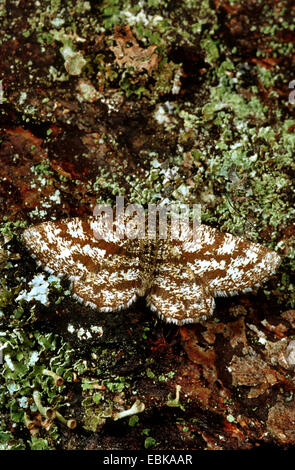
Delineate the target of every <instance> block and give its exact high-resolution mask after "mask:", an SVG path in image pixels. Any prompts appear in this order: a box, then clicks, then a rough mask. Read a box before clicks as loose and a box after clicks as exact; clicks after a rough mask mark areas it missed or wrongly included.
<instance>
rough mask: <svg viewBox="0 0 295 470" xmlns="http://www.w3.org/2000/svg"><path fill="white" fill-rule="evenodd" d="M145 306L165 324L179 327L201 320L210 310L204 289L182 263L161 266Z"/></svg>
mask: <svg viewBox="0 0 295 470" xmlns="http://www.w3.org/2000/svg"><path fill="white" fill-rule="evenodd" d="M147 304H148V306H149V307H150V308H151V309H152V310H154V311H156V312H157V314H158V315H159V317H160V318H161V319H163V320H165V321H166V322H171V323H176V324H177V325H183V324H185V323H192V322H198V321H200V320H205V319H206V318H207V316H208V315H211V314H212V312H213V310H214V306H215V303H214V298H213V297H212V295H211V294H210V292H209V290H208V288H207V287H206V285H205V284H204V283H203V282H202V281H201V280H200V279H198V278H196V276H195V275H194V274H193V272H192V271H191V270H190V269H189V268H188V267H187V266H185V265H184V264H183V263H179V262H178V263H177V262H171V261H170V262H166V263H162V264H161V266H160V267H159V268H158V270H157V274H156V276H155V278H154V280H153V282H152V286H151V288H150V291H149V292H148V294H147Z"/></svg>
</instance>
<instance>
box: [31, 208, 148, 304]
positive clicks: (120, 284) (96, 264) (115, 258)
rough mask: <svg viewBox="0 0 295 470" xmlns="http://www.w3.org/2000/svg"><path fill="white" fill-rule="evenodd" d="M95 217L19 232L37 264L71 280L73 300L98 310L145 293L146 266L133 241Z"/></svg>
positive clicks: (61, 221) (123, 302)
mask: <svg viewBox="0 0 295 470" xmlns="http://www.w3.org/2000/svg"><path fill="white" fill-rule="evenodd" d="M113 229H114V230H107V231H106V230H105V229H104V226H103V225H102V223H101V219H100V218H98V217H88V218H85V219H82V218H71V219H63V220H60V221H56V222H51V221H50V222H44V223H42V224H39V225H37V226H33V227H30V228H28V229H26V230H25V231H24V232H23V239H24V241H25V244H26V245H27V247H28V248H29V251H30V252H31V254H32V255H33V256H34V257H35V258H36V260H37V261H38V262H39V263H40V264H41V266H42V267H43V268H44V269H45V270H47V271H49V272H53V273H55V274H57V275H66V276H67V277H68V278H69V279H71V280H72V281H73V291H74V293H75V296H76V298H78V299H79V300H80V301H85V302H86V303H87V304H88V305H90V306H92V307H95V308H97V309H99V310H101V311H109V310H110V311H115V310H119V309H122V308H126V307H128V306H129V305H131V303H132V302H133V301H134V300H135V299H136V297H137V296H139V295H144V293H145V289H146V281H147V277H148V276H147V272H146V270H147V268H146V264H145V263H144V262H143V260H142V257H143V252H144V250H143V249H142V246H141V244H140V243H138V241H132V240H131V241H130V240H126V239H120V237H119V236H118V235H117V234H116V231H115V229H116V227H115V224H113Z"/></svg>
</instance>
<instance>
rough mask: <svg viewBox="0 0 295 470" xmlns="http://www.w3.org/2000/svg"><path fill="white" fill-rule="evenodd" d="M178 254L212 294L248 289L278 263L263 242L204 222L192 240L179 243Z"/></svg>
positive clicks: (265, 277)
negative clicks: (242, 236)
mask: <svg viewBox="0 0 295 470" xmlns="http://www.w3.org/2000/svg"><path fill="white" fill-rule="evenodd" d="M181 256H182V258H183V260H184V261H185V262H187V264H188V266H189V267H190V269H191V270H192V271H193V273H194V274H195V276H197V277H199V278H201V279H202V281H203V282H204V283H205V284H206V285H207V286H208V288H209V291H210V292H211V293H212V295H213V296H228V295H236V294H237V293H239V292H249V291H251V290H252V289H253V288H255V287H258V286H259V285H261V284H262V283H263V282H265V281H266V280H267V279H269V277H270V276H272V275H273V274H274V273H275V271H276V269H277V268H278V266H279V264H280V262H281V258H280V256H279V255H278V254H277V253H276V252H274V251H271V250H269V249H268V248H266V247H264V246H263V245H260V244H258V243H252V242H250V241H247V240H245V239H243V238H240V237H235V236H234V235H231V234H229V233H223V232H220V231H219V230H217V229H215V228H213V227H209V226H207V225H203V224H202V225H199V226H198V227H197V231H196V233H194V238H193V239H192V240H188V241H184V242H183V243H182V245H181Z"/></svg>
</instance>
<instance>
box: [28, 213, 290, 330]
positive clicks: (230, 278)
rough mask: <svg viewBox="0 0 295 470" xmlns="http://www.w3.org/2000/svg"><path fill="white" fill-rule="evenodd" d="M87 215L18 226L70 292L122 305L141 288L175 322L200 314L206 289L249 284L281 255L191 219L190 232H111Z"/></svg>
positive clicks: (205, 308) (210, 293) (107, 307)
mask: <svg viewBox="0 0 295 470" xmlns="http://www.w3.org/2000/svg"><path fill="white" fill-rule="evenodd" d="M115 225H116V222H114V223H113V228H114V230H109V231H107V232H106V231H103V230H102V226H101V222H100V219H99V218H98V217H95V216H89V217H86V218H79V217H77V218H68V219H63V220H60V221H49V222H44V223H41V224H39V225H36V226H32V227H30V228H28V229H26V230H25V231H24V232H23V235H22V236H23V240H24V243H25V244H26V246H27V248H28V249H29V252H30V253H31V255H32V256H33V257H35V258H36V260H37V262H38V263H39V264H40V265H41V266H42V267H43V268H44V270H46V271H48V272H50V273H55V274H56V275H59V276H67V277H68V278H69V279H70V280H71V282H72V290H73V295H74V297H75V298H76V299H78V300H79V301H80V302H83V303H84V304H85V305H87V306H90V307H92V308H94V309H97V310H98V311H100V312H111V311H118V310H122V309H126V308H128V307H129V306H131V305H132V304H133V303H134V302H135V300H136V299H137V298H138V297H141V296H145V298H146V303H147V305H148V306H149V307H150V309H151V310H153V311H155V312H156V313H157V314H158V316H159V317H160V318H161V319H163V320H165V321H166V322H172V323H175V324H177V325H183V324H185V323H193V322H199V321H203V320H206V319H207V318H208V317H210V315H212V313H213V310H214V307H215V302H214V297H218V296H232V295H236V294H238V293H245V292H250V291H251V290H253V289H255V288H256V287H258V286H260V285H261V284H262V283H263V282H265V281H266V280H267V279H268V278H269V277H270V276H271V275H273V274H274V273H275V271H276V270H277V268H278V266H279V264H280V261H281V258H280V256H279V255H278V254H277V253H276V252H274V251H271V250H269V249H268V248H266V247H264V246H263V245H260V244H258V243H252V242H250V241H247V240H246V239H243V238H240V237H236V236H233V235H231V234H229V233H224V232H221V231H219V230H217V229H215V228H213V227H211V226H207V225H204V224H200V225H198V226H197V227H196V228H195V230H196V231H197V232H196V233H195V235H196V236H194V237H193V238H192V239H186V238H185V237H181V236H180V237H178V238H173V237H171V233H170V234H169V233H168V236H167V238H166V239H159V238H156V239H150V238H149V237H147V236H145V237H143V238H141V239H128V238H127V237H123V238H122V237H119V236H118V234H117V233H116V230H115V229H116V228H118V227H115Z"/></svg>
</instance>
